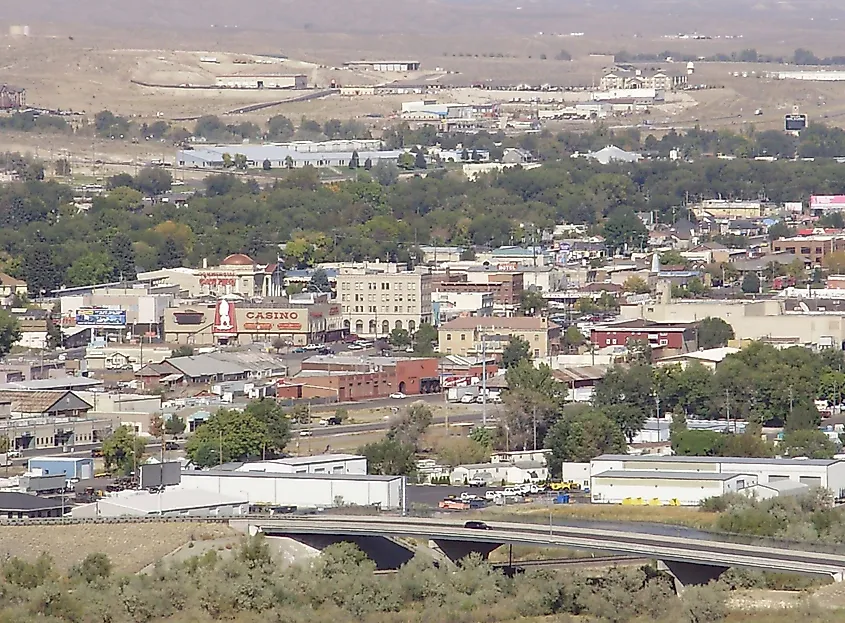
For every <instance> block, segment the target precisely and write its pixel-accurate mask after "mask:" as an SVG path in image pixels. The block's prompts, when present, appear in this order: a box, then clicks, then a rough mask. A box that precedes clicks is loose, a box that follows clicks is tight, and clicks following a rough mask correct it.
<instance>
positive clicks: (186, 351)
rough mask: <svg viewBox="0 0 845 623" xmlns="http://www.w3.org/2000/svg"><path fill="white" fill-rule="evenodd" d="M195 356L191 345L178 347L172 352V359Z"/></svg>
mask: <svg viewBox="0 0 845 623" xmlns="http://www.w3.org/2000/svg"><path fill="white" fill-rule="evenodd" d="M193 354H194V347H193V346H191V345H190V344H183V345H182V346H177V347H176V348H174V349H173V350H172V351H171V352H170V356H171V357H192V356H193Z"/></svg>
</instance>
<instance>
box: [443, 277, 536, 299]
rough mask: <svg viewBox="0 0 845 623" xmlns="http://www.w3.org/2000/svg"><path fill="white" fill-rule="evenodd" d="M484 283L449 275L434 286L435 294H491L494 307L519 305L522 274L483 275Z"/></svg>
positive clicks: (522, 285)
mask: <svg viewBox="0 0 845 623" xmlns="http://www.w3.org/2000/svg"><path fill="white" fill-rule="evenodd" d="M483 276H484V277H486V278H487V281H486V283H485V282H476V281H469V280H468V276H467V275H466V274H449V273H447V274H446V276H445V277H444V278H443V280H442V281H441V282H440V283H435V284H434V291H435V292H492V293H493V302H494V303H495V304H496V305H507V306H514V305H519V302H520V299H521V298H522V291H523V289H524V278H523V274H522V273H515V272H491V273H483Z"/></svg>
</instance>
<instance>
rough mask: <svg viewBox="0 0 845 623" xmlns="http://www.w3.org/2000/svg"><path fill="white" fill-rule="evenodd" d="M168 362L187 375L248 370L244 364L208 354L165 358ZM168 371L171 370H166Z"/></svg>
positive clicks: (232, 372) (231, 372)
mask: <svg viewBox="0 0 845 623" xmlns="http://www.w3.org/2000/svg"><path fill="white" fill-rule="evenodd" d="M165 363H168V364H170V365H171V366H173V367H174V368H176V369H177V370H178V371H179V372H181V373H182V374H184V375H185V376H187V377H200V376H216V375H218V374H224V375H225V374H245V373H246V372H248V371H249V370H248V369H247V368H245V367H244V366H242V365H240V364H236V363H232V362H230V361H226V360H223V359H219V358H217V357H212V356H210V355H193V356H190V357H172V358H170V359H166V360H165ZM168 372H171V371H170V370H168Z"/></svg>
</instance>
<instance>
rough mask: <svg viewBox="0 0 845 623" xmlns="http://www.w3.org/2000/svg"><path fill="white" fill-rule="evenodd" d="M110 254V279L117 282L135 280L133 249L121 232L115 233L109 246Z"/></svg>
mask: <svg viewBox="0 0 845 623" xmlns="http://www.w3.org/2000/svg"><path fill="white" fill-rule="evenodd" d="M109 253H110V254H111V261H110V264H111V266H112V279H115V280H119V281H134V280H135V279H136V278H137V276H138V275H137V272H136V269H135V249H134V248H133V247H132V240H130V239H129V236H127V235H126V234H124V233H123V232H117V233H116V234H115V235H114V236H113V237H112V239H111V243H110V244H109Z"/></svg>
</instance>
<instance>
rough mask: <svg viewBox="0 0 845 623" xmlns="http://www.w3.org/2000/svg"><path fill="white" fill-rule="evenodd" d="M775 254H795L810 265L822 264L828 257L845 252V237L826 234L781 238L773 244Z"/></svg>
mask: <svg viewBox="0 0 845 623" xmlns="http://www.w3.org/2000/svg"><path fill="white" fill-rule="evenodd" d="M772 251H774V252H775V253H782V252H786V253H794V254H795V255H797V256H798V257H800V258H801V259H803V260H804V262H805V263H808V264H821V263H822V260H823V259H824V257H825V256H826V255H829V254H831V253H835V252H836V251H845V235H836V234H829V235H828V234H825V235H813V236H794V237H792V238H780V239H778V240H775V241H773V242H772Z"/></svg>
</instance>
